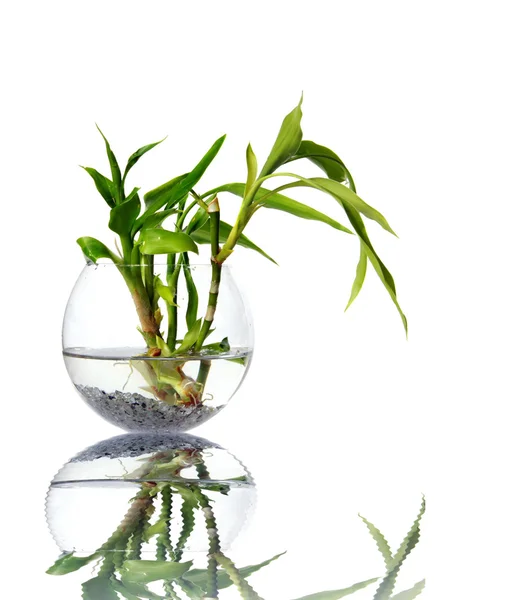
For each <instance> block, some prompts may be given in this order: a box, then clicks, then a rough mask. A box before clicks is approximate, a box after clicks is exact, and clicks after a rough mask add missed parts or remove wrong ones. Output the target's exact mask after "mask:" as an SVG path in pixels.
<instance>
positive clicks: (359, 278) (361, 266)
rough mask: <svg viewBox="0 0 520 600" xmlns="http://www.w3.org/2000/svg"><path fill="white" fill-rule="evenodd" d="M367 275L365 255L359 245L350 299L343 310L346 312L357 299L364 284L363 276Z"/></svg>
mask: <svg viewBox="0 0 520 600" xmlns="http://www.w3.org/2000/svg"><path fill="white" fill-rule="evenodd" d="M366 273H367V253H366V252H365V248H364V247H363V244H362V243H360V250H359V261H358V264H357V267H356V277H355V278H354V282H353V283H352V290H351V292H350V298H349V301H348V303H347V306H346V308H345V310H347V309H348V308H349V307H350V306H351V304H352V303H353V302H354V300H355V299H356V298H357V297H358V294H359V292H360V291H361V288H362V287H363V283H364V282H365V275H366Z"/></svg>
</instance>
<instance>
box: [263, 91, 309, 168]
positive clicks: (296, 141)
mask: <svg viewBox="0 0 520 600" xmlns="http://www.w3.org/2000/svg"><path fill="white" fill-rule="evenodd" d="M302 102H303V94H302V97H301V99H300V102H299V104H298V106H297V107H296V108H294V109H293V110H292V111H291V112H290V113H289V114H288V115H287V116H286V117H285V119H284V120H283V122H282V126H281V127H280V131H279V132H278V137H277V138H276V141H275V143H274V146H273V148H272V150H271V152H270V154H269V156H268V157H267V160H266V162H265V165H264V167H263V169H262V171H261V172H260V177H265V176H266V175H270V174H271V173H273V172H274V171H276V169H277V168H278V167H280V166H281V165H283V164H284V163H286V162H287V161H288V160H289V159H290V158H292V157H293V156H294V154H295V153H296V152H297V151H298V148H299V147H300V144H301V141H302V129H301V125H300V123H301V119H302V108H301V106H302Z"/></svg>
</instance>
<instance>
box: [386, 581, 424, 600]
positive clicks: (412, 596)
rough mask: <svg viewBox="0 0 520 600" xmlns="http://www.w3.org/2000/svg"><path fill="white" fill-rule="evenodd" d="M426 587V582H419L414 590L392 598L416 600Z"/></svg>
mask: <svg viewBox="0 0 520 600" xmlns="http://www.w3.org/2000/svg"><path fill="white" fill-rule="evenodd" d="M425 585H426V580H425V579H423V580H422V581H418V582H417V583H416V584H415V585H414V586H413V587H412V588H410V589H409V590H404V591H403V592H400V593H399V594H396V595H395V596H392V600H414V599H415V598H417V596H418V595H419V594H420V593H421V592H422V591H423V590H424V586H425Z"/></svg>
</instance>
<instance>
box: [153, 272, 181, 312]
mask: <svg viewBox="0 0 520 600" xmlns="http://www.w3.org/2000/svg"><path fill="white" fill-rule="evenodd" d="M153 288H154V290H155V292H156V293H157V295H158V296H159V298H162V299H163V300H164V301H165V302H166V304H169V305H170V306H177V304H175V301H174V298H173V290H172V289H171V288H170V287H168V286H167V285H164V283H163V282H162V281H161V278H160V277H159V275H156V276H155V277H154V280H153Z"/></svg>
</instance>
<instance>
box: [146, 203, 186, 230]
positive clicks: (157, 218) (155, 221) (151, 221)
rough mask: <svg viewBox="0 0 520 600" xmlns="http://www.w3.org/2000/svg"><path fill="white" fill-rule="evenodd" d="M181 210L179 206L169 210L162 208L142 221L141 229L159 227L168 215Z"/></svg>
mask: <svg viewBox="0 0 520 600" xmlns="http://www.w3.org/2000/svg"><path fill="white" fill-rule="evenodd" d="M178 212H179V209H178V208H170V209H168V210H161V211H160V212H157V213H155V214H153V215H150V216H149V217H147V218H146V219H144V221H143V222H142V224H141V226H140V229H152V228H154V227H158V226H159V225H161V224H162V222H163V221H165V220H166V219H167V218H168V217H171V216H172V215H175V214H177V213H178Z"/></svg>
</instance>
